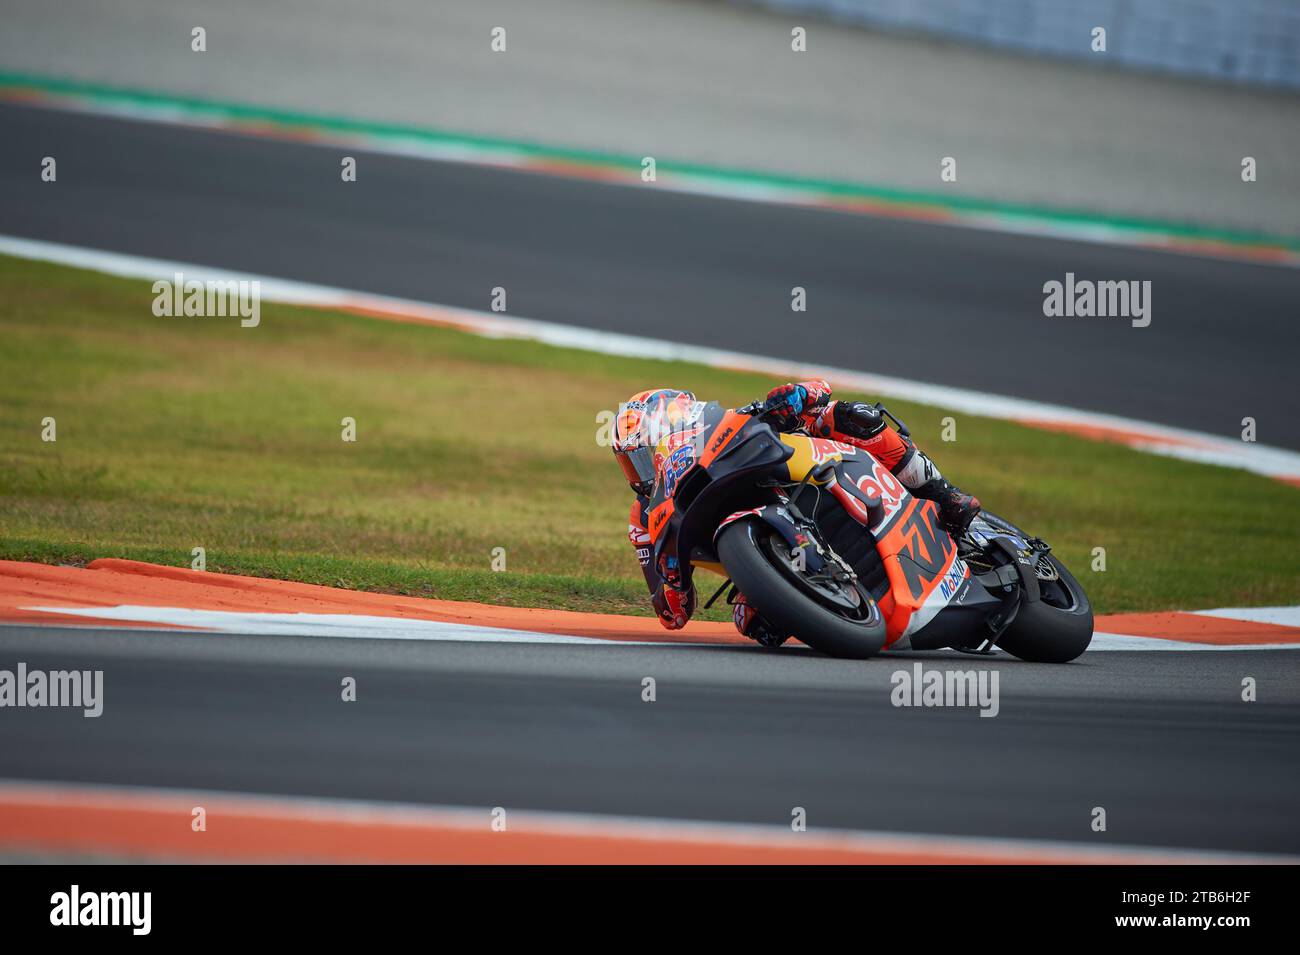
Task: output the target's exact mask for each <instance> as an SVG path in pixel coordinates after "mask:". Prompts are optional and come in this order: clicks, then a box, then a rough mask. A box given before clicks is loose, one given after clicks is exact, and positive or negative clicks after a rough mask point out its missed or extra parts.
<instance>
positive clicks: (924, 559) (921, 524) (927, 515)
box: [898, 505, 952, 597]
mask: <svg viewBox="0 0 1300 955" xmlns="http://www.w3.org/2000/svg"><path fill="white" fill-rule="evenodd" d="M901 533H902V535H903V537H904V538H905V539H906V540H907V543H906V544H905V545H904V546H903V547H901V548H899V551H898V555H899V557H906V558H907V560H900V561H899V565H900V566H901V567H902V568H903V577H904V579H906V580H907V587H908V589H909V590H910V591H911V592H912V596H913V597H920V596H921V594H923V593H924V592H925V585H926V584H927V583H929V582H930V581H932V580H934V578H935V577H937V576H938V575H939V573H940V572H941V571H942V570H943V569H944V567H945V566H947V564H948V551H949V548H951V547H952V538H951V537H949V536H948V535H947V533H946V532H945V531H944V530H943V528H942V527H940V526H939V511H938V509H937V508H935V507H933V506H930V507H926V506H924V505H923V506H921V507H917V508H916V509H914V510H913V511H912V513H911V514H909V515H908V517H907V520H906V521H905V522H904V524H903V526H902V528H901Z"/></svg>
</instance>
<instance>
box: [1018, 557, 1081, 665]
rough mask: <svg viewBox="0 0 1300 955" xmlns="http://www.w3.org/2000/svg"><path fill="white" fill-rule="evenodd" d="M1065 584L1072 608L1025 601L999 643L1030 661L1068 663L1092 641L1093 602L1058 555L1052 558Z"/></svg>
mask: <svg viewBox="0 0 1300 955" xmlns="http://www.w3.org/2000/svg"><path fill="white" fill-rule="evenodd" d="M1047 559H1048V560H1050V561H1051V563H1052V566H1053V567H1055V568H1056V572H1057V573H1058V574H1060V577H1061V583H1062V584H1064V585H1065V589H1066V590H1068V591H1069V593H1070V594H1071V595H1072V596H1073V598H1074V606H1073V607H1070V608H1068V609H1066V608H1063V607H1058V606H1053V605H1052V604H1051V603H1047V602H1044V601H1043V600H1036V601H1034V602H1033V603H1031V604H1025V605H1024V606H1022V607H1021V608H1020V612H1019V613H1017V614H1016V619H1015V620H1013V621H1011V626H1010V627H1008V628H1007V631H1006V633H1004V634H1002V636H1001V637H999V638H998V641H997V645H998V646H999V647H1000V648H1002V649H1003V650H1005V651H1007V652H1008V653H1011V654H1014V655H1015V656H1018V657H1019V658H1020V659H1022V660H1028V661H1029V662H1030V663H1068V662H1070V661H1071V660H1073V659H1075V658H1076V657H1078V656H1079V655H1080V654H1081V653H1083V651H1084V650H1087V649H1088V644H1090V643H1091V642H1092V626H1093V624H1092V604H1091V603H1089V601H1088V595H1087V594H1086V593H1084V592H1083V587H1082V586H1080V584H1079V582H1078V581H1077V580H1075V579H1074V575H1073V574H1071V573H1070V572H1069V571H1068V570H1066V569H1065V566H1064V565H1063V564H1062V563H1061V562H1060V561H1059V560H1057V559H1056V558H1055V557H1048V558H1047Z"/></svg>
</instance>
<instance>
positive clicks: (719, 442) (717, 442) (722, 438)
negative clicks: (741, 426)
mask: <svg viewBox="0 0 1300 955" xmlns="http://www.w3.org/2000/svg"><path fill="white" fill-rule="evenodd" d="M735 431H736V429H735V428H734V427H732V426H730V425H728V426H727V428H726V429H725V430H723V431H720V432H718V436H717V437H716V438H714V439H713V443H712V444H711V445H709V453H710V454H716V453H717V452H718V449H719V448H721V447H722V446H723V445H724V444H726V443H727V439H728V438H729V437H731V436H732V435H733V434H734V433H735Z"/></svg>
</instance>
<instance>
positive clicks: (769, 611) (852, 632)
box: [717, 520, 885, 660]
mask: <svg viewBox="0 0 1300 955" xmlns="http://www.w3.org/2000/svg"><path fill="white" fill-rule="evenodd" d="M782 543H783V542H782V541H780V540H779V539H776V535H775V533H774V532H773V531H771V530H770V529H768V527H767V526H766V525H765V524H762V523H760V522H758V521H754V520H740V521H737V522H736V523H734V524H732V525H730V526H729V527H726V528H725V529H723V531H722V533H721V534H720V535H719V536H718V545H717V546H718V556H719V557H720V558H721V560H722V565H723V567H725V568H726V570H727V575H728V576H729V577H731V579H732V580H733V581H734V582H735V584H736V587H737V588H738V589H739V590H740V592H741V593H742V594H744V595H745V599H746V600H747V601H748V602H749V603H750V605H751V606H753V608H754V609H755V610H757V611H758V612H759V613H760V614H762V615H763V617H764V618H766V619H767V621H768V622H769V623H771V624H772V626H773V627H775V628H777V629H778V630H779V631H780V632H782V633H788V634H790V635H791V636H793V637H796V638H798V639H799V640H802V641H803V642H804V643H806V644H808V646H810V647H812V648H813V649H815V650H820V651H821V652H822V653H826V654H829V655H831V656H836V657H850V658H853V659H859V660H862V659H866V658H867V657H870V656H874V655H875V654H876V653H877V652H878V651H879V650H880V648H881V647H883V646H884V645H885V621H884V619H883V618H882V617H881V615H880V610H879V608H877V607H876V604H875V601H874V600H872V599H871V596H870V595H869V594H867V593H866V591H865V589H863V588H862V587H861V586H860V585H858V586H856V587H855V586H852V585H846V584H836V583H834V582H832V581H829V580H826V579H815V578H813V576H812V575H807V574H803V573H801V572H800V571H798V570H797V569H795V568H794V567H793V566H792V565H787V564H785V563H784V561H783V560H782V553H783V547H782ZM778 563H779V564H780V566H779V567H778Z"/></svg>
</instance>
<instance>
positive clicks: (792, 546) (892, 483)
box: [646, 403, 1004, 649]
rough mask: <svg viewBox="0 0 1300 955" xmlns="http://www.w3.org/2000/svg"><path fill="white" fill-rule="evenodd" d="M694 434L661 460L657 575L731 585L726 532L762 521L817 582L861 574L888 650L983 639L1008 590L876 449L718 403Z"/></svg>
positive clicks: (665, 446)
mask: <svg viewBox="0 0 1300 955" xmlns="http://www.w3.org/2000/svg"><path fill="white" fill-rule="evenodd" d="M687 431H688V432H689V433H686V432H683V435H684V436H683V435H678V436H677V437H676V438H675V439H669V440H667V441H666V442H662V443H661V446H660V447H659V448H658V449H657V450H656V454H655V460H656V463H657V468H658V472H657V478H656V481H655V485H654V489H653V491H652V493H651V495H650V500H649V503H648V504H647V506H646V512H647V518H648V520H647V525H648V526H647V529H648V532H649V536H650V539H651V542H652V560H653V561H654V562H655V564H656V566H658V565H660V563H661V562H662V561H665V560H669V561H670V562H671V564H672V566H674V567H677V568H679V572H680V574H681V576H682V578H683V581H684V583H687V584H689V583H690V580H691V576H692V574H693V572H694V570H695V569H697V568H704V569H707V570H710V571H713V572H716V573H719V574H723V575H724V576H725V571H724V570H723V569H722V567H721V564H720V561H719V557H718V554H717V551H716V549H715V541H716V539H717V537H718V535H719V533H720V532H721V531H722V530H723V529H724V528H725V527H727V526H728V525H730V524H731V523H733V522H735V521H739V520H753V521H761V522H762V523H763V524H765V525H767V527H769V528H771V529H772V531H774V532H775V534H776V535H779V538H780V539H781V540H782V541H783V542H784V545H785V546H786V547H787V548H788V549H789V551H790V553H791V554H795V553H797V552H798V553H799V559H800V562H801V566H803V567H806V568H807V569H808V571H809V572H811V573H813V574H816V573H818V572H820V571H821V570H822V569H823V568H824V567H825V566H826V564H827V561H828V560H835V561H837V562H839V564H840V565H841V566H842V565H845V564H847V565H848V566H849V567H851V568H852V571H853V573H854V574H855V575H856V579H857V580H858V581H859V582H860V584H861V585H862V586H863V587H864V588H865V589H866V591H868V592H869V593H870V595H871V597H872V598H873V599H874V601H875V603H876V605H877V607H878V608H879V611H880V614H881V615H882V616H883V618H884V620H885V623H886V633H887V636H886V640H885V644H884V645H885V647H886V648H905V647H915V648H917V649H930V648H936V647H941V646H953V645H967V644H971V645H973V644H976V643H979V642H980V640H981V639H982V638H983V635H984V633H985V630H986V628H985V623H986V620H987V619H988V618H989V616H990V615H991V614H993V613H995V612H996V611H997V610H998V609H999V607H1001V606H1002V605H1003V603H1004V598H1003V596H1002V594H1001V592H1000V591H999V590H994V589H990V587H989V586H986V585H984V583H978V582H976V581H975V579H974V578H973V577H972V573H971V570H970V568H969V567H968V566H967V564H966V563H965V562H964V561H963V560H962V559H961V558H960V557H959V555H958V553H957V546H956V544H955V542H954V541H953V539H952V537H951V536H950V535H949V534H948V533H947V532H946V531H945V530H944V529H943V527H942V526H941V525H940V523H939V514H938V509H937V507H936V506H935V504H933V503H932V502H930V501H924V500H920V499H919V498H916V497H914V496H913V495H912V494H910V493H909V492H908V491H907V489H906V488H905V487H903V485H902V484H901V483H900V482H899V480H898V478H897V477H895V476H894V474H892V473H891V472H890V470H889V468H888V467H886V466H885V464H884V463H883V462H881V461H880V460H878V459H877V458H876V457H874V456H873V455H872V454H871V453H870V452H869V451H867V450H866V449H865V448H863V447H861V446H858V445H853V444H847V443H842V442H840V441H835V440H831V439H827V438H818V437H810V436H808V435H806V434H782V433H778V432H777V431H775V430H774V429H773V428H772V427H771V426H770V425H768V424H767V423H765V422H764V421H763V420H762V419H761V416H756V415H753V414H749V413H745V412H743V411H729V410H727V409H725V408H723V407H722V406H720V405H718V404H716V403H709V404H702V405H701V406H700V409H699V412H698V415H697V416H696V417H695V418H694V419H693V420H692V422H691V423H690V427H689V429H687ZM1000 580H1001V578H999V582H1000Z"/></svg>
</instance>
